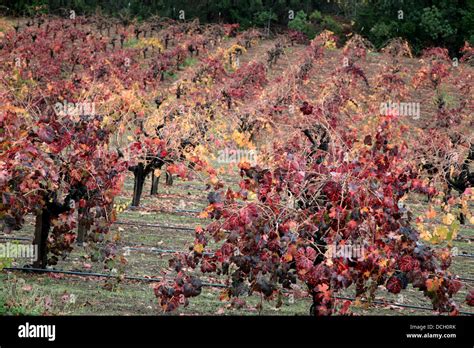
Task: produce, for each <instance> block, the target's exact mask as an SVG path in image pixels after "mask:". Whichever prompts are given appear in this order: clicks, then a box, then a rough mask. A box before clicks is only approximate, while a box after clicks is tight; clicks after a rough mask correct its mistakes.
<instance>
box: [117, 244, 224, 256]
mask: <svg viewBox="0 0 474 348" xmlns="http://www.w3.org/2000/svg"><path fill="white" fill-rule="evenodd" d="M123 249H124V250H134V251H149V252H152V253H157V254H180V253H181V254H183V253H186V250H174V249H159V248H155V247H151V248H137V247H127V246H125V247H123ZM202 255H204V256H214V255H215V253H211V252H204V253H202Z"/></svg>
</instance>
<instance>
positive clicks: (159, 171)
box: [153, 169, 161, 177]
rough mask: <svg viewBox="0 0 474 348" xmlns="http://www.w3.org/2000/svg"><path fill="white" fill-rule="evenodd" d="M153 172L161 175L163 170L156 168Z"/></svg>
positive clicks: (157, 175)
mask: <svg viewBox="0 0 474 348" xmlns="http://www.w3.org/2000/svg"><path fill="white" fill-rule="evenodd" d="M153 174H155V176H156V177H159V176H160V175H161V170H160V169H155V170H154V171H153Z"/></svg>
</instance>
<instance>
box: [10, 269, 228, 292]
mask: <svg viewBox="0 0 474 348" xmlns="http://www.w3.org/2000/svg"><path fill="white" fill-rule="evenodd" d="M2 270H3V271H11V272H13V271H20V272H33V273H56V274H66V275H74V276H81V277H100V278H119V276H118V275H113V274H106V273H95V272H79V271H64V270H60V269H44V268H28V267H5V268H3V269H2ZM123 279H126V280H137V281H143V282H150V283H153V282H161V281H162V280H163V278H145V277H138V276H127V275H125V276H123ZM202 286H206V287H213V288H227V285H224V284H217V283H206V282H203V283H202Z"/></svg>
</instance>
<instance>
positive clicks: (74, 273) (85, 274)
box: [3, 267, 474, 315]
mask: <svg viewBox="0 0 474 348" xmlns="http://www.w3.org/2000/svg"><path fill="white" fill-rule="evenodd" d="M3 271H10V272H13V271H19V272H33V273H55V274H65V275H72V276H81V277H99V278H118V277H119V276H116V275H112V274H106V273H95V272H79V271H64V270H57V269H43V268H27V267H5V268H3ZM123 278H124V279H126V280H136V281H143V282H150V283H152V282H161V281H162V280H163V278H145V277H139V276H127V275H125V276H123ZM202 286H204V287H215V288H228V287H229V286H227V285H225V284H218V283H207V282H203V283H202ZM335 298H336V299H338V300H349V301H355V300H356V299H355V298H352V297H344V296H336V297H335ZM362 301H364V302H367V301H366V300H362ZM372 303H374V304H380V305H385V306H387V305H390V306H396V307H402V308H411V309H418V310H427V311H431V312H432V311H434V310H433V309H432V308H429V307H422V306H413V305H404V304H401V303H391V302H390V303H387V302H383V301H377V300H375V301H373V302H372ZM459 313H460V314H465V315H474V313H471V312H464V311H460V312H459Z"/></svg>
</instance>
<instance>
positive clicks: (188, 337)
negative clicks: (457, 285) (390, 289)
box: [0, 315, 474, 348]
mask: <svg viewBox="0 0 474 348" xmlns="http://www.w3.org/2000/svg"><path fill="white" fill-rule="evenodd" d="M26 323H28V325H29V327H30V328H31V325H55V337H54V341H48V338H47V337H44V338H31V337H28V338H20V337H19V329H20V326H21V325H26ZM25 327H26V326H24V327H23V328H25ZM45 332H46V331H45ZM473 343H474V317H447V316H440V317H411V316H410V317H408V316H406V317H391V316H384V317H327V318H321V317H318V318H313V317H296V316H293V317H290V316H289V317H235V316H219V317H217V316H216V317H189V316H169V315H165V316H157V317H0V346H1V347H2V348H9V347H12V346H22V347H25V346H29V345H31V346H35V347H38V346H59V345H61V346H65V347H66V346H74V345H76V346H77V345H85V344H87V346H88V347H89V346H94V345H100V346H104V345H114V346H117V345H123V344H126V345H130V346H133V347H136V346H143V345H147V344H148V345H156V346H158V347H159V346H170V347H171V346H179V345H187V346H188V347H195V346H196V345H197V346H201V345H206V346H207V347H209V346H226V345H229V344H234V345H240V346H242V347H246V346H248V345H259V346H262V345H275V344H280V345H289V346H288V347H294V346H296V345H304V346H314V345H315V344H323V345H331V346H338V345H344V346H351V347H354V346H367V345H377V346H388V345H406V344H409V345H416V346H431V347H433V346H439V345H449V346H450V347H453V346H454V347H456V346H460V347H473Z"/></svg>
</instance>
